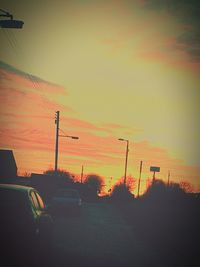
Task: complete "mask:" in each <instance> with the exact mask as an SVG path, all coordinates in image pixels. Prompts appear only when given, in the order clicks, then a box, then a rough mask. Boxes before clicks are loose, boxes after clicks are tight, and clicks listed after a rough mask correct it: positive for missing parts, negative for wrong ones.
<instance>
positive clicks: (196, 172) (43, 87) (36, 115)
mask: <svg viewBox="0 0 200 267" xmlns="http://www.w3.org/2000/svg"><path fill="white" fill-rule="evenodd" d="M166 3H167V4H166ZM0 8H2V9H4V10H6V11H9V12H10V13H12V14H13V15H14V19H20V20H23V21H24V27H23V29H21V30H16V29H0V103H1V106H0V148H1V149H12V150H13V151H14V154H15V157H16V161H17V165H18V171H19V173H21V174H23V173H24V172H28V173H31V172H38V173H42V172H43V171H45V170H47V169H49V168H54V158H55V134H56V131H55V130H56V125H55V123H54V118H55V111H57V110H59V111H60V129H61V130H62V131H63V132H64V133H66V134H68V135H75V136H79V138H80V139H79V140H72V139H69V138H62V137H60V140H59V162H58V165H59V168H62V169H65V170H68V171H70V172H73V173H76V174H80V172H81V166H82V165H84V170H85V174H87V173H97V174H100V175H102V176H103V177H105V178H106V182H105V183H106V184H107V185H108V184H109V178H110V177H113V183H114V182H115V181H117V179H119V178H120V177H122V176H123V175H124V161H125V149H126V143H125V142H120V141H118V138H124V139H128V140H129V141H130V151H129V160H128V172H127V174H128V175H132V176H134V177H135V178H137V179H138V176H139V165H140V160H143V174H142V187H143V189H144V188H145V186H146V179H147V178H148V177H152V173H150V171H149V168H150V166H160V168H161V171H160V173H159V174H158V175H157V177H158V178H162V179H163V180H165V181H167V175H168V171H170V172H171V179H172V180H173V181H175V182H180V181H188V182H191V183H193V184H194V185H195V186H197V187H200V119H199V114H200V112H199V111H200V75H199V72H200V71H199V70H200V48H199V43H200V32H199V29H200V19H199V9H200V4H199V1H194V0H192V1H178V0H175V1H172V0H171V1H170V0H169V1H161V0H149V1H148V0H146V1H145V0H143V1H142V0H135V1H131V0H124V1H120V0H115V1H114V0H113V1H109V0H106V1H103V0H102V1H95V0H93V1H89V0H88V1H87V0H85V1H84V0H69V1H50V0H46V1H38V0H35V1H29V0H28V1H25V0H21V1H20V0H19V1H16V3H14V1H11V0H3V1H1V6H0ZM63 132H60V134H63Z"/></svg>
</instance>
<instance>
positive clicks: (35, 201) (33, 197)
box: [31, 192, 40, 210]
mask: <svg viewBox="0 0 200 267" xmlns="http://www.w3.org/2000/svg"><path fill="white" fill-rule="evenodd" d="M31 199H32V201H33V204H34V206H35V208H36V209H37V210H38V209H39V208H40V207H39V203H38V200H37V197H36V195H35V193H34V192H31Z"/></svg>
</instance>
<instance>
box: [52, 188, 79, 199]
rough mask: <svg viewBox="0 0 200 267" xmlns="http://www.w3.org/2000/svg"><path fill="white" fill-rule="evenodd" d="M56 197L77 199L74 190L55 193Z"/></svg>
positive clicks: (76, 193)
mask: <svg viewBox="0 0 200 267" xmlns="http://www.w3.org/2000/svg"><path fill="white" fill-rule="evenodd" d="M56 197H67V198H78V197H79V195H78V192H77V191H75V190H60V191H58V192H57V193H56Z"/></svg>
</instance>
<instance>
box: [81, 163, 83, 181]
mask: <svg viewBox="0 0 200 267" xmlns="http://www.w3.org/2000/svg"><path fill="white" fill-rule="evenodd" d="M82 183H83V165H82V168H81V184H82Z"/></svg>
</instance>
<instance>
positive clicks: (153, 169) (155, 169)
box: [150, 166, 160, 183]
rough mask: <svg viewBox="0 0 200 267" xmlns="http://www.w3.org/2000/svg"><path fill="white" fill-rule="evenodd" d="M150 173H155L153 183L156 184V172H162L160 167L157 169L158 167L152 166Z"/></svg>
mask: <svg viewBox="0 0 200 267" xmlns="http://www.w3.org/2000/svg"><path fill="white" fill-rule="evenodd" d="M150 172H153V183H154V182H155V179H156V175H155V173H156V172H160V167H156V166H151V167H150Z"/></svg>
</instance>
